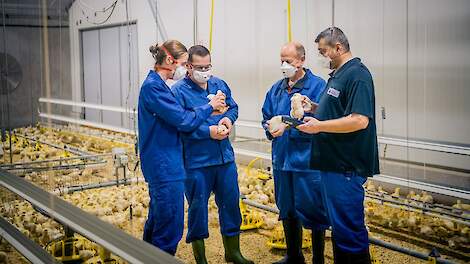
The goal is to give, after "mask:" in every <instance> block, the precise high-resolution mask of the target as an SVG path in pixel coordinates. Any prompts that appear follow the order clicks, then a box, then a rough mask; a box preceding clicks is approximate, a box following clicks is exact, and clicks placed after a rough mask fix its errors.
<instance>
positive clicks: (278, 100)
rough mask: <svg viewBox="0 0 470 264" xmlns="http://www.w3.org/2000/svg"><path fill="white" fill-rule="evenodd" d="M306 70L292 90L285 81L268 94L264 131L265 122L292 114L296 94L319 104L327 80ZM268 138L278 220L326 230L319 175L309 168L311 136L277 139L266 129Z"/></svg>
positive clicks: (290, 133) (293, 133) (290, 131)
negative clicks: (293, 97) (270, 147)
mask: <svg viewBox="0 0 470 264" xmlns="http://www.w3.org/2000/svg"><path fill="white" fill-rule="evenodd" d="M304 70H305V75H304V77H303V78H302V79H300V80H299V81H297V83H296V84H295V85H294V86H293V87H292V88H289V87H288V79H287V78H285V79H282V80H279V81H278V82H276V83H275V84H274V85H273V86H272V87H271V89H270V90H269V91H268V93H267V94H266V99H265V101H264V105H263V109H262V111H263V121H262V124H263V127H265V129H266V126H265V125H266V122H267V121H268V120H270V119H271V118H272V117H274V116H277V115H289V114H290V110H291V98H292V95H293V94H294V93H300V94H302V95H305V96H307V97H308V98H310V100H312V101H313V102H318V101H319V99H320V95H321V94H322V92H323V90H324V88H325V81H324V80H323V79H321V78H320V77H318V76H315V75H314V74H313V73H312V72H311V71H310V70H309V69H304ZM266 136H267V138H268V139H269V140H272V162H273V175H274V193H275V197H276V205H277V207H278V208H279V211H280V213H279V219H280V220H286V219H290V218H300V220H301V221H302V224H303V225H304V226H305V227H306V228H309V229H315V230H325V229H326V228H327V227H328V219H327V217H326V213H325V211H324V209H323V206H322V202H321V192H320V174H319V172H318V171H315V170H310V169H309V160H310V151H311V142H312V137H311V136H310V135H308V134H304V133H302V132H300V131H299V130H297V129H295V128H291V129H288V130H286V131H285V132H284V134H283V135H282V136H280V137H277V138H273V137H272V135H271V134H270V133H269V131H267V130H266Z"/></svg>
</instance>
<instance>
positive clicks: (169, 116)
mask: <svg viewBox="0 0 470 264" xmlns="http://www.w3.org/2000/svg"><path fill="white" fill-rule="evenodd" d="M142 88H143V89H144V88H145V89H147V91H146V92H144V93H143V94H142V95H143V104H144V106H145V108H147V109H148V110H149V111H150V112H152V113H154V114H156V115H158V117H159V118H161V119H163V120H164V121H165V122H167V123H168V124H170V125H172V126H174V127H176V128H177V129H178V130H179V131H183V132H190V131H192V130H194V129H196V128H197V127H198V126H199V125H201V124H202V122H204V120H206V119H207V118H208V117H209V116H210V115H211V114H212V111H213V109H212V106H211V105H209V104H206V105H203V106H201V107H197V108H194V109H191V110H187V109H184V108H183V107H182V106H181V105H180V104H179V103H178V101H177V99H176V97H175V96H174V95H173V93H172V92H171V91H170V89H168V87H167V86H165V85H151V86H147V87H142Z"/></svg>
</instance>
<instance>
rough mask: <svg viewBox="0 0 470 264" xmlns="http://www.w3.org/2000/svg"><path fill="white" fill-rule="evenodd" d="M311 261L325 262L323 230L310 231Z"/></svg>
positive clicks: (318, 263)
mask: <svg viewBox="0 0 470 264" xmlns="http://www.w3.org/2000/svg"><path fill="white" fill-rule="evenodd" d="M312 254H313V256H312V263H313V264H324V263H325V257H324V254H325V230H322V231H316V230H315V231H312Z"/></svg>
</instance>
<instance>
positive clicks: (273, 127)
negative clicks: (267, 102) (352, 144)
mask: <svg viewBox="0 0 470 264" xmlns="http://www.w3.org/2000/svg"><path fill="white" fill-rule="evenodd" d="M267 124H268V130H269V132H270V133H273V132H276V131H278V130H280V129H282V128H283V126H285V124H284V123H283V122H282V116H275V117H273V118H271V119H269V121H268V122H267Z"/></svg>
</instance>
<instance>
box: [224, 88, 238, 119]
mask: <svg viewBox="0 0 470 264" xmlns="http://www.w3.org/2000/svg"><path fill="white" fill-rule="evenodd" d="M222 82H223V84H224V88H225V89H224V90H225V96H226V98H225V103H226V104H227V106H228V107H229V108H228V110H227V112H226V113H224V115H223V116H224V117H228V118H229V119H230V120H231V121H232V124H235V121H237V119H238V105H237V103H236V102H235V100H234V99H233V97H232V91H230V88H229V87H228V85H227V83H225V82H224V81H222Z"/></svg>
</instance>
